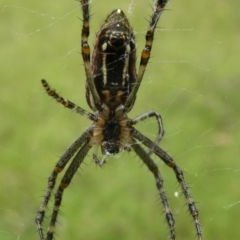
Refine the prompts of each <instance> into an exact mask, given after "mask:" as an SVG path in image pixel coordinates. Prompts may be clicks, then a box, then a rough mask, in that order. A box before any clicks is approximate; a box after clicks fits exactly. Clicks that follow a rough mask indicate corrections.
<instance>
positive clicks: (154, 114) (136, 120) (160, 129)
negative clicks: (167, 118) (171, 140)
mask: <svg viewBox="0 0 240 240" xmlns="http://www.w3.org/2000/svg"><path fill="white" fill-rule="evenodd" d="M151 117H155V118H156V120H157V123H158V136H157V139H156V140H155V141H154V143H155V144H158V143H159V142H160V141H161V139H162V138H163V135H164V129H163V122H162V117H161V115H160V114H159V113H157V112H155V111H149V112H146V113H143V114H141V115H140V116H138V117H136V118H134V119H131V120H130V125H135V124H137V123H139V122H141V121H144V120H145V119H147V118H151ZM151 152H152V151H151V150H150V153H151ZM150 153H148V154H150Z"/></svg>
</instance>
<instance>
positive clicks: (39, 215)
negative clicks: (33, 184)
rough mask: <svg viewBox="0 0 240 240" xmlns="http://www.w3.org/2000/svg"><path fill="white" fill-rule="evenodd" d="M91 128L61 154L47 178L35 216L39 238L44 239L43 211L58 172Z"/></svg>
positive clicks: (87, 137)
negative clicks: (45, 187) (46, 185)
mask: <svg viewBox="0 0 240 240" xmlns="http://www.w3.org/2000/svg"><path fill="white" fill-rule="evenodd" d="M90 130H91V128H89V129H87V130H86V131H85V132H84V133H83V134H82V135H81V136H80V137H79V138H78V139H77V140H76V141H75V142H74V143H73V144H72V145H71V146H70V147H69V148H68V149H67V151H66V152H65V153H64V154H63V155H62V157H61V158H60V159H59V161H58V162H57V164H56V166H55V168H54V170H53V171H52V173H51V175H50V176H49V178H48V187H47V189H46V191H45V194H44V197H43V201H42V203H41V206H40V208H39V210H38V213H37V216H36V218H35V222H36V225H37V230H38V234H39V237H40V239H41V240H44V234H43V229H42V222H43V220H44V216H45V212H46V209H47V205H48V202H49V199H50V197H51V194H52V191H53V188H54V186H55V183H56V179H57V176H58V174H59V173H60V172H61V171H62V170H63V169H64V167H65V166H66V164H67V163H68V161H69V160H70V159H71V157H72V156H73V155H74V154H75V152H76V151H77V150H78V149H79V148H80V147H81V146H82V145H83V144H84V142H86V140H87V139H89V132H90Z"/></svg>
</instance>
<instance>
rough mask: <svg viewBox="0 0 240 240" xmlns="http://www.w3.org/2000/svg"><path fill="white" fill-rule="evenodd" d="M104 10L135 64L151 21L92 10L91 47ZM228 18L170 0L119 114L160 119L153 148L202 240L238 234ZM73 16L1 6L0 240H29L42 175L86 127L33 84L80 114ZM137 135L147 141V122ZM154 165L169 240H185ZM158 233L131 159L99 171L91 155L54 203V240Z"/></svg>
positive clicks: (141, 7)
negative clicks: (122, 19) (172, 237)
mask: <svg viewBox="0 0 240 240" xmlns="http://www.w3.org/2000/svg"><path fill="white" fill-rule="evenodd" d="M115 8H122V9H123V10H124V11H125V13H126V14H127V16H128V17H129V19H130V21H131V23H132V25H133V27H134V30H135V32H136V38H137V40H138V47H137V48H138V56H139V55H140V54H139V53H140V52H141V49H142V48H143V44H144V34H145V31H146V27H147V20H146V19H148V17H149V15H150V14H151V1H149V0H147V1H137V0H135V1H134V0H122V1H121V2H120V1H112V0H108V1H107V0H105V1H95V0H93V1H92V5H91V12H92V13H93V16H92V19H91V37H90V45H91V46H92V45H93V43H94V36H95V33H96V32H97V30H98V28H99V27H100V24H101V23H102V22H103V21H104V19H105V17H106V15H107V14H108V13H109V12H110V11H112V10H113V9H115ZM239 8H240V2H239V1H237V0H232V1H223V0H221V1H214V0H209V1H187V0H182V1H177V0H171V1H170V2H169V4H168V6H167V9H168V11H165V13H164V14H163V16H162V18H161V20H160V22H159V24H158V26H159V29H158V31H157V33H156V37H155V42H154V47H153V53H152V58H151V61H150V64H149V66H148V68H147V72H146V74H145V77H144V81H143V83H142V85H141V88H140V91H139V93H138V99H137V102H136V104H135V107H134V109H133V110H132V112H131V113H130V114H129V117H131V118H134V117H135V116H137V115H139V114H141V113H143V112H145V111H148V110H150V109H154V110H156V111H158V112H160V113H161V114H162V116H163V119H164V125H165V131H166V134H165V138H164V140H162V142H161V147H163V148H164V149H165V150H166V151H168V153H169V154H170V155H171V156H173V157H174V159H175V160H176V162H177V163H178V164H179V165H180V166H181V168H182V169H183V170H184V174H185V178H186V181H187V183H188V184H189V186H190V187H191V193H192V195H193V197H194V199H195V201H197V202H198V204H197V206H198V208H199V212H200V220H201V224H202V231H203V236H204V239H211V240H213V239H214V240H215V239H218V240H226V239H239V236H240V228H239V216H240V190H239V183H240V161H239V156H240V147H239V140H240V138H239V137H240V107H239V102H240V96H239V90H240V81H239V80H240V79H239V78H240V44H239V42H240V14H239ZM79 18H81V12H80V8H79V4H78V2H76V1H73V0H58V1H54V0H50V1H30V0H22V1H17V0H7V1H1V3H0V36H1V45H0V52H1V55H0V65H1V78H0V82H1V94H0V105H1V115H0V134H1V135H0V136H1V140H0V141H1V142H0V149H1V165H0V180H1V184H0V213H1V214H0V215H1V217H0V219H1V220H0V239H3V240H16V239H18V240H19V239H21V240H25V239H26V240H28V239H38V235H37V232H36V226H35V223H34V217H35V215H36V212H37V210H38V208H39V206H40V203H41V201H42V195H43V194H44V190H45V188H46V185H47V177H48V176H49V174H50V172H51V171H52V169H53V167H54V164H55V162H56V161H57V160H58V158H59V156H61V154H62V153H63V152H64V151H65V149H66V148H67V147H68V146H69V145H70V144H71V143H72V142H73V141H74V140H75V139H76V138H77V137H78V136H79V135H80V134H81V132H82V131H83V130H84V129H86V128H87V127H88V126H89V125H90V122H89V121H88V120H87V119H85V118H81V117H80V116H78V115H76V114H74V113H71V111H69V110H67V109H64V108H63V107H62V106H60V105H59V104H57V103H55V101H52V100H51V99H50V98H49V97H48V96H47V95H46V94H45V92H44V91H43V89H42V87H41V84H40V79H41V78H45V79H47V80H48V81H49V82H50V83H51V85H52V86H53V87H54V88H56V89H57V90H58V92H60V93H61V94H62V95H63V96H64V97H67V98H69V99H71V100H72V101H74V102H75V103H77V104H78V105H80V106H82V107H84V108H85V109H87V110H89V108H88V106H87V104H86V101H85V89H84V88H85V87H84V85H85V74H84V70H83V67H82V59H81V55H80V54H79V52H80V44H79V42H80V31H81V21H80V20H79ZM138 59H139V57H138ZM138 129H140V130H141V131H142V132H143V133H144V134H146V135H147V136H148V137H151V138H153V139H154V137H155V136H156V132H157V124H156V122H155V121H154V120H148V121H145V122H144V123H141V124H139V125H138ZM154 159H155V161H156V162H157V163H158V166H159V168H160V170H161V173H162V175H163V177H164V179H165V188H166V191H167V194H168V198H169V201H170V205H171V208H172V211H173V213H174V216H175V220H176V233H177V239H180V240H187V239H189V240H190V239H196V238H195V229H194V224H193V220H192V218H191V216H189V213H188V212H187V206H186V205H185V200H184V197H183V196H181V194H180V193H181V191H180V187H179V186H178V183H177V181H176V178H175V176H174V174H173V172H172V170H171V169H169V168H168V167H167V166H165V165H164V164H162V162H161V161H160V160H159V159H157V158H156V157H154ZM178 193H179V195H178V197H177V194H178ZM51 204H52V202H51ZM51 204H50V206H49V208H50V209H51V208H52V205H51ZM49 214H50V210H49V211H48V213H47V216H49ZM47 224H48V220H46V221H45V224H44V228H45V229H46V228H47ZM168 235H169V234H168V228H167V223H166V221H165V217H164V214H162V205H161V202H160V200H159V197H158V194H157V190H156V188H155V181H154V178H153V177H152V175H151V173H150V172H149V171H148V170H147V169H146V167H145V166H143V165H142V163H141V161H140V160H139V159H138V157H136V156H135V154H133V153H123V154H120V155H118V156H117V157H113V158H111V159H109V161H108V163H107V164H106V166H104V167H103V168H99V167H97V166H96V165H95V164H94V163H92V158H91V153H90V154H89V156H88V157H87V158H86V160H85V164H83V165H82V167H81V169H80V170H79V172H78V174H77V176H75V177H74V180H73V182H72V184H71V186H70V187H69V188H68V189H67V190H66V192H65V194H64V200H63V205H62V208H61V216H60V217H59V224H57V236H56V239H59V240H65V239H119V240H120V239H167V237H168Z"/></svg>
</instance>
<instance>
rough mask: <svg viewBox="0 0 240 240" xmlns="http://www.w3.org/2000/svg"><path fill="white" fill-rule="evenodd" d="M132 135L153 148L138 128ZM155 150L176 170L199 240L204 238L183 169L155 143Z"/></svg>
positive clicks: (151, 143) (133, 130)
mask: <svg viewBox="0 0 240 240" xmlns="http://www.w3.org/2000/svg"><path fill="white" fill-rule="evenodd" d="M132 136H133V137H134V138H135V139H137V140H139V141H140V142H141V143H142V144H143V145H145V146H146V147H148V148H152V147H153V144H154V143H153V142H152V141H151V140H150V139H149V138H147V137H146V136H144V135H143V134H142V133H140V132H139V131H138V130H136V129H135V128H133V129H132ZM153 152H154V153H155V154H156V155H157V156H158V157H159V158H160V159H162V161H163V162H164V163H165V164H166V165H167V166H169V167H171V168H172V169H173V171H174V172H175V175H176V178H177V181H178V182H179V184H180V186H181V189H182V192H183V194H184V196H185V198H186V201H187V205H188V209H189V212H190V213H191V215H192V217H193V220H194V223H195V228H196V231H197V236H198V240H202V231H201V226H200V221H199V218H198V210H197V208H196V206H195V202H194V200H193V198H192V196H191V194H190V192H189V190H188V187H187V184H186V182H185V179H184V175H183V172H182V170H181V169H180V168H179V167H178V165H177V164H176V163H175V162H174V160H173V159H172V158H171V157H170V156H169V155H168V154H167V153H166V152H165V151H164V150H162V149H161V148H160V147H159V146H157V145H155V146H154V147H153Z"/></svg>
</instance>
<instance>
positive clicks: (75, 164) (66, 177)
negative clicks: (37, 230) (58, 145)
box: [46, 141, 91, 240]
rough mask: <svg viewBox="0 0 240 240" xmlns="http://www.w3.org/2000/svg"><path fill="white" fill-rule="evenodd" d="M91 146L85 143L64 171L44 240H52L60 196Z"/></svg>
mask: <svg viewBox="0 0 240 240" xmlns="http://www.w3.org/2000/svg"><path fill="white" fill-rule="evenodd" d="M90 148H91V146H89V141H87V142H85V144H84V145H83V146H82V148H81V149H80V150H79V151H78V152H77V154H76V156H75V157H74V158H73V160H72V162H71V164H70V166H69V167H68V169H67V170H66V172H65V174H64V176H63V178H62V180H61V183H60V185H59V187H58V189H57V192H56V194H55V197H54V207H53V211H52V215H51V220H50V225H49V228H48V231H47V237H46V240H52V239H53V234H54V231H55V224H56V221H57V216H58V212H59V208H60V205H61V202H62V196H63V192H64V190H65V188H67V187H68V185H69V184H70V182H71V180H72V178H73V176H74V175H75V173H76V171H77V170H78V168H79V166H80V164H81V163H82V162H83V160H84V158H85V156H86V155H87V153H88V151H89V150H90Z"/></svg>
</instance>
